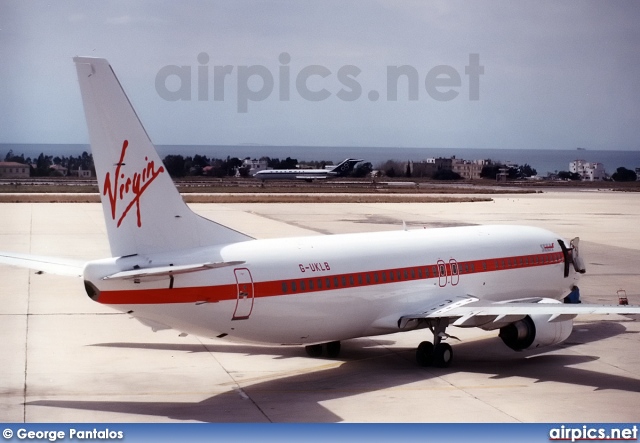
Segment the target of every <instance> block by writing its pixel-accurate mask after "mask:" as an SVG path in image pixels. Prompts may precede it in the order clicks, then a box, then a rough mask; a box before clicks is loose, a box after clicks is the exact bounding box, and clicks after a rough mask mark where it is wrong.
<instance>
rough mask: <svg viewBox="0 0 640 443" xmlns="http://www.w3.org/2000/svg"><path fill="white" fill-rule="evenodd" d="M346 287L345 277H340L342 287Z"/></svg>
mask: <svg viewBox="0 0 640 443" xmlns="http://www.w3.org/2000/svg"><path fill="white" fill-rule="evenodd" d="M346 286H347V277H344V276H343V277H342V287H343V288H344V287H346Z"/></svg>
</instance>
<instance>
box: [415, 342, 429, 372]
mask: <svg viewBox="0 0 640 443" xmlns="http://www.w3.org/2000/svg"><path fill="white" fill-rule="evenodd" d="M416 361H417V362H418V364H419V365H420V366H431V363H432V362H433V343H431V342H430V341H423V342H422V343H420V344H419V345H418V349H416Z"/></svg>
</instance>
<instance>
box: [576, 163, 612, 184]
mask: <svg viewBox="0 0 640 443" xmlns="http://www.w3.org/2000/svg"><path fill="white" fill-rule="evenodd" d="M569 172H573V173H575V174H579V175H580V177H582V180H588V181H597V180H604V179H605V178H606V177H607V174H606V172H605V170H604V165H603V164H602V163H597V162H587V161H584V160H574V161H572V162H571V163H569Z"/></svg>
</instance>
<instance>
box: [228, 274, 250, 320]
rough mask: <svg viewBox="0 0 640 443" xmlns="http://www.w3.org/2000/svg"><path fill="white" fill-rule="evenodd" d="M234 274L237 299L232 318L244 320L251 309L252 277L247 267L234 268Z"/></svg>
mask: <svg viewBox="0 0 640 443" xmlns="http://www.w3.org/2000/svg"><path fill="white" fill-rule="evenodd" d="M233 273H234V274H235V276H236V286H237V299H236V309H235V311H234V312H233V318H232V319H233V320H246V319H247V318H249V316H250V315H251V311H252V310H253V279H252V278H251V272H249V270H248V269H247V268H238V269H234V271H233Z"/></svg>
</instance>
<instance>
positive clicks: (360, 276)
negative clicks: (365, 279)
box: [358, 274, 362, 285]
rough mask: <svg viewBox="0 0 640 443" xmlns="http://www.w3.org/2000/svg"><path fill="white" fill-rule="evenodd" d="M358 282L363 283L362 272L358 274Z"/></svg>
mask: <svg viewBox="0 0 640 443" xmlns="http://www.w3.org/2000/svg"><path fill="white" fill-rule="evenodd" d="M358 284H359V285H362V274H358Z"/></svg>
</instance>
